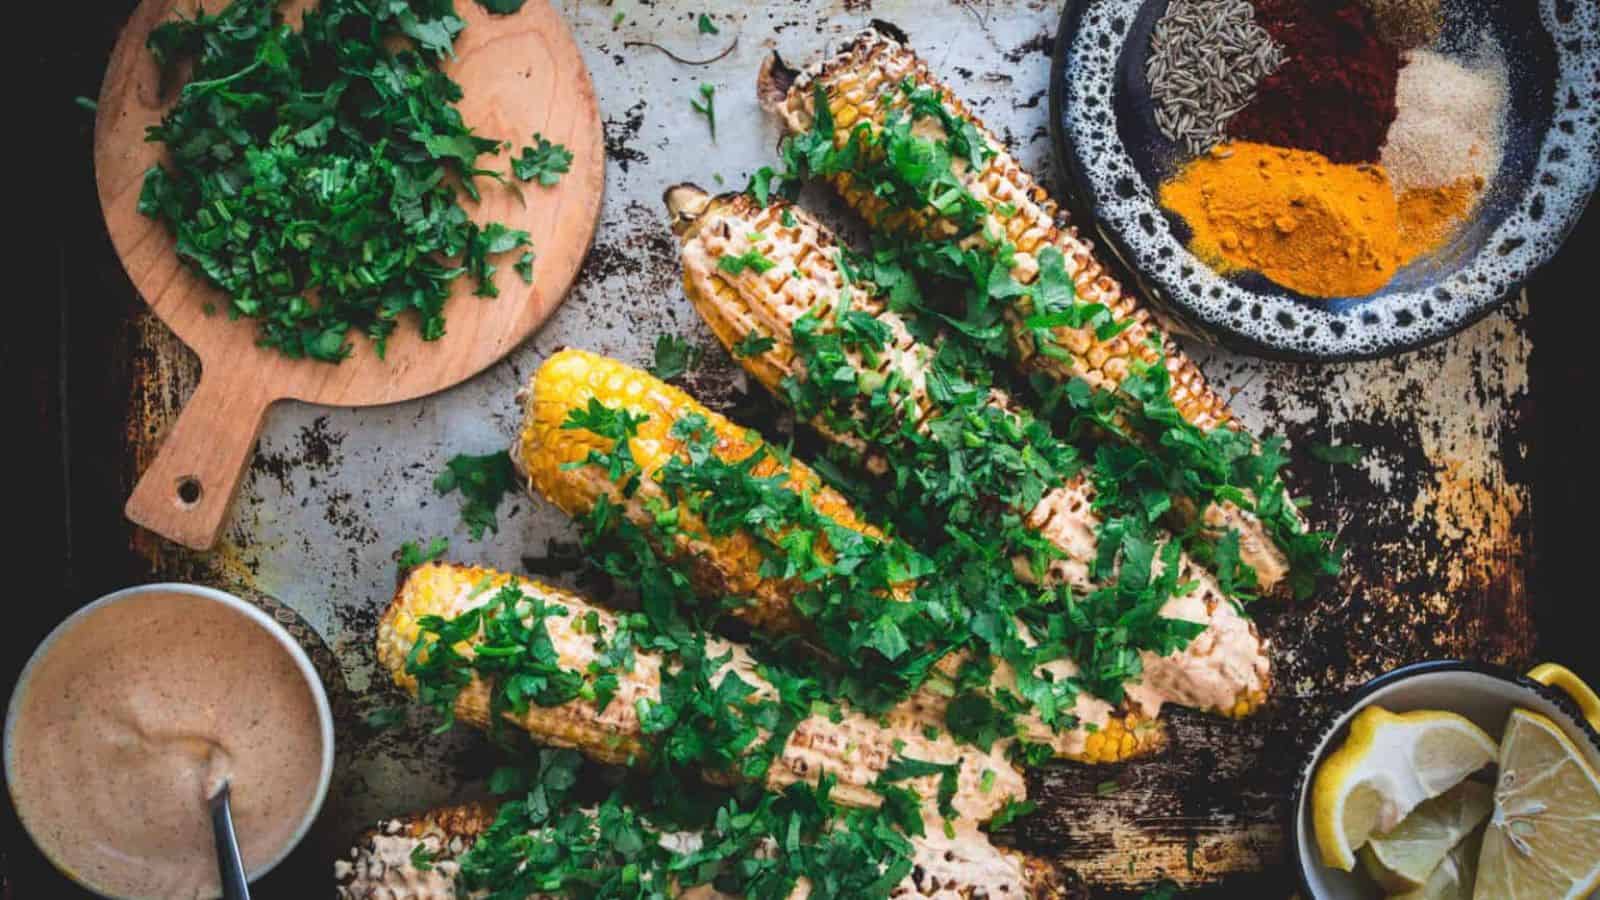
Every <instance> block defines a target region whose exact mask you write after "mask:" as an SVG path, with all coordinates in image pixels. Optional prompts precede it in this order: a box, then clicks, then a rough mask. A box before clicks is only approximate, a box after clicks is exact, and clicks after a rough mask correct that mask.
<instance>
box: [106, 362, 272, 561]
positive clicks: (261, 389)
mask: <svg viewBox="0 0 1600 900" xmlns="http://www.w3.org/2000/svg"><path fill="white" fill-rule="evenodd" d="M261 381H262V380H261V379H252V378H227V377H221V376H220V375H213V374H211V373H210V372H209V370H205V369H202V371H201V373H200V385H199V387H197V388H195V392H194V395H193V396H191V397H190V398H189V402H188V403H186V404H184V407H183V411H182V412H181V413H179V414H178V421H176V422H174V423H173V425H172V428H171V430H170V431H168V432H167V436H166V439H165V440H164V441H163V442H162V444H161V449H160V450H159V451H157V453H156V458H155V461H154V462H152V463H150V466H149V467H148V468H146V469H145V471H144V474H143V475H141V476H140V478H139V483H138V484H137V485H135V486H134V488H133V496H131V497H129V498H128V505H127V506H126V507H124V508H123V512H124V514H126V515H127V517H128V518H129V519H130V520H132V521H133V522H134V523H135V524H138V525H141V526H143V527H145V528H148V529H150V530H151V531H153V532H155V533H156V534H159V535H161V536H162V537H164V538H166V539H167V540H170V541H175V542H177V543H179V544H182V545H184V546H185V547H189V548H192V549H195V550H209V549H211V547H212V546H213V545H215V544H216V542H217V535H219V534H221V532H222V523H223V521H224V519H225V518H226V517H227V515H228V506H229V504H230V503H232V501H233V495H234V494H235V493H236V492H237V491H238V490H239V482H240V480H241V479H242V478H243V477H244V468H245V464H246V463H248V462H249V461H250V452H251V450H252V449H253V448H254V447H255V443H256V438H257V437H258V436H259V435H260V434H261V423H262V420H263V419H265V417H266V414H267V407H269V406H271V405H272V403H273V401H274V400H276V399H277V398H276V397H273V396H270V395H269V392H268V390H267V386H266V385H265V384H263V383H261Z"/></svg>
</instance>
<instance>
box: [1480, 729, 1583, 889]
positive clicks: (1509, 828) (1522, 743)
mask: <svg viewBox="0 0 1600 900" xmlns="http://www.w3.org/2000/svg"><path fill="white" fill-rule="evenodd" d="M1597 848H1600V776H1596V774H1595V771H1594V769H1593V768H1592V767H1590V765H1589V763H1588V762H1587V761H1586V760H1585V759H1584V757H1583V752H1582V751H1581V750H1579V749H1578V747H1577V745H1575V744H1573V743H1572V741H1571V740H1569V739H1568V738H1567V736H1566V735H1565V734H1563V733H1562V731H1561V729H1560V728H1559V727H1557V725H1556V724H1555V723H1554V722H1552V721H1550V720H1549V719H1547V718H1545V717H1544V716H1541V715H1539V714H1538V713H1533V712H1529V711H1527V710H1525V709H1517V710H1512V712H1511V718H1510V720H1509V721H1507V722H1506V733H1505V737H1504V738H1502V740H1501V743H1500V780H1499V783H1498V784H1497V785H1496V786H1495V789H1494V814H1493V815H1492V816H1491V817H1490V819H1489V829H1488V831H1487V832H1486V833H1485V834H1484V837H1483V853H1482V855H1480V856H1479V857H1478V881H1477V885H1476V887H1475V888H1474V890H1473V894H1472V896H1473V897H1475V898H1484V900H1489V898H1495V900H1498V898H1503V897H1541V898H1543V897H1549V898H1552V900H1554V898H1558V897H1563V898H1564V897H1586V896H1588V895H1589V892H1590V891H1593V890H1594V889H1595V888H1596V887H1600V849H1597Z"/></svg>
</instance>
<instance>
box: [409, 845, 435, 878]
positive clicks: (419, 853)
mask: <svg viewBox="0 0 1600 900" xmlns="http://www.w3.org/2000/svg"><path fill="white" fill-rule="evenodd" d="M433 857H434V852H433V851H432V850H429V849H428V845H427V844H424V843H422V842H421V841H418V842H417V845H416V846H415V847H412V848H411V867H412V868H413V869H416V870H417V871H418V872H429V871H432V870H433Z"/></svg>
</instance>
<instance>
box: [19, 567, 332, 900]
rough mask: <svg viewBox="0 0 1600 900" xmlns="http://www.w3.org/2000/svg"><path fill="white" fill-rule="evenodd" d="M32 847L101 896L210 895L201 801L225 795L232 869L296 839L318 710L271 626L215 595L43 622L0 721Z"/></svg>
mask: <svg viewBox="0 0 1600 900" xmlns="http://www.w3.org/2000/svg"><path fill="white" fill-rule="evenodd" d="M4 749H5V771H6V784H7V786H8V787H9V789H10V792H11V800H12V804H13V806H14V808H15V809H16V811H17V816H18V818H20V819H21V821H22V824H23V826H24V827H25V828H26V829H27V830H28V833H29V834H30V835H32V837H33V840H34V843H35V844H37V845H38V847H39V849H40V851H41V852H43V853H44V855H45V856H46V857H47V858H49V859H50V861H51V862H52V863H54V864H55V866H56V867H57V868H58V869H60V870H61V871H62V872H63V873H65V874H66V875H67V876H68V877H70V878H71V879H72V880H74V881H76V882H78V883H79V884H81V885H83V886H84V887H87V888H89V889H91V890H94V891H96V892H97V893H100V894H103V895H105V896H107V897H118V898H133V897H216V896H218V895H219V894H220V887H219V885H218V881H217V867H216V855H215V851H214V849H213V845H212V837H211V822H210V816H209V814H208V812H207V805H206V798H207V794H208V792H209V791H210V790H211V789H212V787H213V786H215V785H216V784H217V783H218V782H219V781H220V779H221V778H224V777H225V778H227V779H228V781H229V783H230V785H231V788H230V790H231V792H232V801H231V802H232V808H233V820H234V826H235V830H236V831H237V832H238V835H239V846H240V852H241V855H242V856H243V858H244V865H245V871H246V872H247V873H248V874H249V877H250V878H251V879H252V880H254V879H256V878H259V877H260V876H262V875H264V874H266V872H267V871H268V870H270V869H272V867H273V866H276V865H277V864H278V863H279V862H281V861H282V860H283V858H284V857H285V856H287V855H288V854H289V851H291V850H292V849H294V847H295V845H296V844H298V843H299V842H300V840H301V839H302V838H303V837H305V834H306V832H307V830H309V829H310V827H311V823H312V821H313V820H314V819H315V818H316V816H317V812H318V811H319V810H320V809H321V808H322V802H323V800H324V798H325V797H326V796H327V793H328V783H329V781H330V780H331V779H332V776H333V715H332V713H331V711H330V710H329V708H328V697H327V694H326V693H325V692H324V690H323V687H322V682H321V680H320V679H319V678H318V677H317V674H316V671H315V670H314V669H313V668H312V666H311V660H310V659H309V658H307V656H306V654H305V651H304V650H302V649H300V646H299V644H297V643H296V642H295V641H294V639H293V638H291V637H290V636H289V633H288V632H287V631H285V630H284V629H283V627H282V626H280V625H278V624H277V623H276V622H274V621H272V619H271V618H270V617H268V616H267V615H266V614H265V613H263V612H261V611H260V610H259V609H257V608H255V607H254V606H252V605H250V604H249V603H246V602H245V601H243V600H240V599H239V598H237V597H234V596H233V595H231V594H226V593H223V592H222V591H218V590H213V589H211V588H206V587H198V586H195V585H186V584H152V585H144V586H141V587H133V588H128V589H127V590H123V591H118V592H116V593H114V594H109V595H107V596H105V597H102V598H100V599H99V600H96V601H95V602H93V603H91V604H89V605H88V606H85V607H84V608H83V609H81V610H79V611H78V612H76V613H74V614H73V615H72V616H70V617H69V618H67V620H66V621H64V622H62V623H61V624H60V625H58V626H57V627H56V629H55V630H54V631H52V632H51V633H50V636H49V637H47V638H45V640H44V643H42V644H40V645H39V648H38V649H37V650H35V651H34V654H33V656H32V658H30V659H29V660H28V664H27V666H26V667H24V668H23V670H22V677H21V678H20V679H18V681H17V685H16V689H15V691H14V692H13V694H12V695H11V703H10V706H9V708H8V709H7V711H6V722H5V748H4Z"/></svg>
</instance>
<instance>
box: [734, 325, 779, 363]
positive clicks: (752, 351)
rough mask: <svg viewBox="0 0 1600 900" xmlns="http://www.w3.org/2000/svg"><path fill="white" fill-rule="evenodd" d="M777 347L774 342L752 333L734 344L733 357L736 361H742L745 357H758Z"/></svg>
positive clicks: (776, 343)
mask: <svg viewBox="0 0 1600 900" xmlns="http://www.w3.org/2000/svg"><path fill="white" fill-rule="evenodd" d="M777 345H778V342H777V341H776V340H774V339H772V338H770V337H767V336H765V335H761V334H757V333H756V332H754V331H752V332H750V333H749V334H746V335H745V336H744V337H742V338H740V339H739V340H737V341H735V342H734V344H733V355H734V356H735V357H736V358H738V359H743V358H745V357H747V356H760V355H761V354H763V353H765V352H767V351H768V350H771V349H772V348H773V347H776V346H777Z"/></svg>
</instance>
